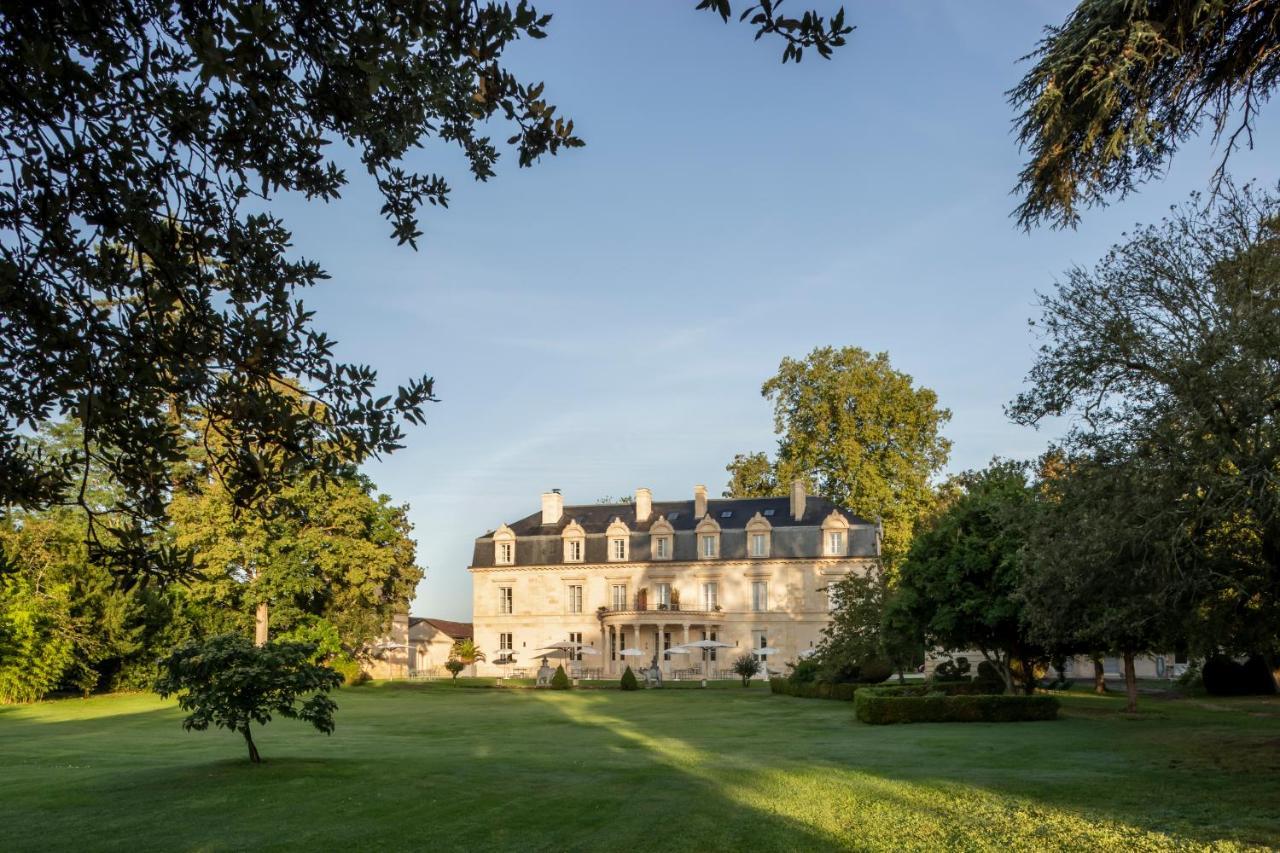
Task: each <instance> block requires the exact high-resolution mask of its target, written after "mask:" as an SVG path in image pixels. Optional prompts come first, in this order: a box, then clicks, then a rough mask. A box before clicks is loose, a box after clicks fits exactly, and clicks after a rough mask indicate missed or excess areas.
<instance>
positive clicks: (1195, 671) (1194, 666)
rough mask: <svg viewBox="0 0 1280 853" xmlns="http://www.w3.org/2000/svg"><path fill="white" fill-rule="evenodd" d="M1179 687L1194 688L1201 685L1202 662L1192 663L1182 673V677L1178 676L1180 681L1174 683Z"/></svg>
mask: <svg viewBox="0 0 1280 853" xmlns="http://www.w3.org/2000/svg"><path fill="white" fill-rule="evenodd" d="M1174 683H1175V684H1177V685H1178V686H1179V687H1192V686H1194V685H1196V684H1199V683H1200V662H1199V661H1192V662H1191V663H1190V664H1188V666H1187V668H1186V669H1184V670H1183V671H1182V675H1179V676H1178V680H1177V681H1176V682H1174Z"/></svg>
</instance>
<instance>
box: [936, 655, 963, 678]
mask: <svg viewBox="0 0 1280 853" xmlns="http://www.w3.org/2000/svg"><path fill="white" fill-rule="evenodd" d="M968 679H969V659H968V658H966V657H958V658H956V659H955V660H944V661H943V662H942V663H940V664H938V665H937V666H935V667H934V668H933V680H934V681H967V680H968Z"/></svg>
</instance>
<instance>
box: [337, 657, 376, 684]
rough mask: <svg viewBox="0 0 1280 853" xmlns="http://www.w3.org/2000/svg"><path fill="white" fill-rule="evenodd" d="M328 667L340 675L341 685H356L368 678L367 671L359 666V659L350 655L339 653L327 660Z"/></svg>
mask: <svg viewBox="0 0 1280 853" xmlns="http://www.w3.org/2000/svg"><path fill="white" fill-rule="evenodd" d="M329 668H330V669H332V670H333V671H334V672H336V673H338V675H341V676H342V686H343V687H358V686H359V685H361V684H364V683H365V682H366V681H368V680H369V673H367V672H365V671H364V670H363V669H362V668H361V667H360V661H358V660H356V659H355V658H353V657H351V656H350V655H339V656H338V657H336V658H334V659H333V660H331V661H329Z"/></svg>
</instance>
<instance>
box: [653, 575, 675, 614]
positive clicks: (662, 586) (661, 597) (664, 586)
mask: <svg viewBox="0 0 1280 853" xmlns="http://www.w3.org/2000/svg"><path fill="white" fill-rule="evenodd" d="M653 603H654V604H657V605H662V604H665V605H666V606H667V607H668V608H670V607H671V584H669V583H667V582H666V581H662V582H660V583H656V584H654V585H653Z"/></svg>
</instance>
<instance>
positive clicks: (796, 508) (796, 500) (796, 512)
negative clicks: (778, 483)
mask: <svg viewBox="0 0 1280 853" xmlns="http://www.w3.org/2000/svg"><path fill="white" fill-rule="evenodd" d="M791 518H792V519H794V520H795V521H799V520H800V519H802V518H804V480H792V481H791Z"/></svg>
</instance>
